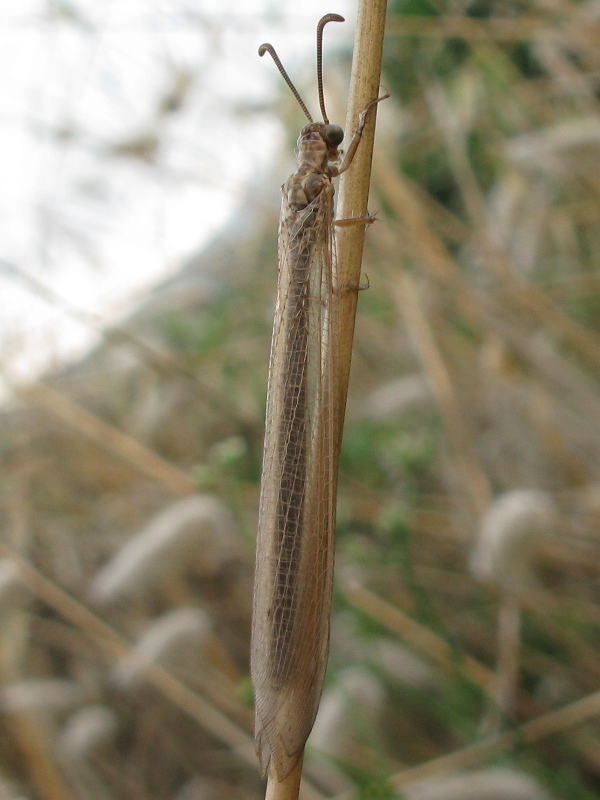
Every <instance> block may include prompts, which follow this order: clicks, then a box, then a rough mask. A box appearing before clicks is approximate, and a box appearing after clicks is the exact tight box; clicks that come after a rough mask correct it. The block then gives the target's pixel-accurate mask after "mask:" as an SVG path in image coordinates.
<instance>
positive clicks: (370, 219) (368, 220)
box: [333, 212, 377, 228]
mask: <svg viewBox="0 0 600 800" xmlns="http://www.w3.org/2000/svg"><path fill="white" fill-rule="evenodd" d="M376 219H377V217H376V216H375V214H369V212H367V213H366V214H363V215H362V216H360V217H346V218H345V219H334V220H333V224H334V225H337V227H338V228H350V227H351V226H352V225H372V224H373V223H374V222H375V220H376Z"/></svg>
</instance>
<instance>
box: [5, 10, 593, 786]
mask: <svg viewBox="0 0 600 800" xmlns="http://www.w3.org/2000/svg"><path fill="white" fill-rule="evenodd" d="M330 11H331V12H336V13H342V14H343V15H344V16H346V18H347V22H346V24H345V25H331V26H328V28H327V30H326V45H325V52H326V59H327V61H326V67H325V83H326V93H327V98H328V108H329V115H330V117H331V118H332V120H338V121H339V120H342V121H343V119H344V116H345V98H346V96H347V86H348V77H349V73H350V58H351V51H352V40H353V24H354V20H355V8H354V5H353V3H352V2H351V1H350V0H348V2H341V1H338V0H332V2H328V3H327V4H326V5H325V4H324V3H322V2H317V1H316V0H311V2H308V3H303V4H301V7H299V6H298V4H292V3H286V2H284V3H281V2H280V3H268V2H259V0H255V2H244V3H242V2H233V3H229V4H228V6H227V7H222V8H215V7H214V4H209V3H207V2H203V1H202V0H164V1H163V2H160V3H159V2H158V1H156V2H153V3H148V2H134V0H127V1H126V2H120V3H117V2H107V1H105V2H100V3H98V2H97V3H92V2H91V1H89V0H73V1H72V2H59V1H56V2H34V1H33V0H31V2H29V0H27V2H21V3H19V4H18V5H17V4H11V3H9V2H7V1H5V2H4V3H1V2H0V21H1V28H2V30H1V32H0V43H1V45H2V46H1V47H0V64H1V67H2V69H1V70H0V75H1V76H2V77H1V78H0V80H1V82H2V92H1V93H0V112H1V114H2V125H1V126H0V142H1V146H0V164H1V169H2V176H3V180H2V183H1V185H0V215H1V217H0V219H1V226H0V227H1V230H0V281H1V283H0V286H1V289H0V332H1V347H0V355H1V358H2V370H1V375H0V378H1V383H0V390H1V398H2V411H1V414H2V422H1V426H0V457H1V460H0V471H1V481H2V494H1V509H2V537H1V539H0V617H1V624H0V798H2V800H4V798H9V800H16V798H32V800H33V799H34V798H40V800H70V799H72V798H83V800H88V798H89V799H90V800H91V799H92V798H93V799H94V800H96V798H102V800H113V798H114V799H115V800H116V798H135V799H136V800H138V799H139V800H142V799H145V798H153V800H162V799H163V798H165V800H166V798H176V799H177V800H221V798H223V800H225V798H259V797H261V795H262V793H263V791H264V788H263V784H262V781H261V780H260V777H259V775H258V772H257V767H256V763H255V758H254V755H253V745H252V733H251V732H252V693H251V686H250V683H249V678H248V649H249V631H250V611H251V594H252V572H253V560H254V538H255V530H256V519H257V508H258V481H259V475H260V464H261V448H262V436H263V430H264V408H265V391H266V374H267V361H268V351H269V343H270V333H271V324H272V318H273V310H274V299H275V287H276V276H277V263H276V262H277V255H276V245H277V242H276V238H277V219H278V211H279V191H280V190H279V187H280V185H281V183H282V182H283V180H285V178H286V177H287V176H288V175H289V174H290V172H291V171H292V170H293V168H294V147H295V142H296V138H297V136H298V131H299V129H300V127H301V126H302V125H303V120H302V117H301V112H300V110H299V109H298V107H297V104H296V103H295V101H294V100H293V98H291V97H290V96H289V93H288V92H287V89H286V87H285V86H282V83H283V82H282V80H281V78H280V76H279V75H278V74H277V72H276V70H275V67H274V66H273V64H272V62H271V61H270V60H267V59H264V60H261V59H259V58H258V56H257V54H256V51H257V48H258V46H259V45H260V44H261V43H262V42H264V41H271V42H272V43H273V44H274V45H275V47H276V48H277V49H278V51H279V53H280V55H281V57H282V59H283V60H284V63H285V64H286V66H287V67H288V69H289V71H290V73H291V75H292V77H293V79H294V80H295V81H296V82H297V85H298V86H299V88H300V90H301V92H302V94H303V95H304V97H305V99H306V101H307V104H308V106H309V108H311V109H316V107H317V104H316V91H315V78H314V38H315V34H314V31H315V25H316V22H317V20H318V19H319V17H320V16H321V15H322V14H324V13H326V12H330ZM382 84H383V85H384V86H385V87H386V88H387V89H389V91H390V92H391V95H392V97H391V99H390V100H387V101H386V102H385V103H382V104H381V106H380V107H379V109H378V132H377V139H376V145H375V159H374V165H373V181H372V194H371V200H370V210H371V211H376V212H377V223H376V224H375V225H373V226H371V228H370V229H369V231H368V234H367V245H366V254H365V261H364V267H363V271H364V273H365V275H366V276H367V277H368V279H369V283H370V288H369V290H368V291H364V292H361V294H360V297H359V309H358V317H357V331H356V342H355V349H354V357H353V359H354V360H353V371H352V377H351V385H350V396H349V401H348V410H347V423H346V428H345V433H344V443H343V452H342V457H341V468H340V488H339V501H338V531H337V550H336V558H337V565H336V583H335V590H334V612H333V618H332V643H331V660H330V667H329V670H328V673H327V678H326V685H325V691H324V696H323V701H322V706H321V711H320V713H319V717H318V719H317V723H316V725H315V729H314V732H313V735H312V736H311V739H310V740H309V747H308V753H307V759H306V769H305V778H306V780H305V784H304V797H306V798H312V800H318V798H326V797H340V798H341V797H342V796H348V795H347V793H348V792H349V791H351V790H352V791H354V792H355V795H354V796H356V797H365V798H367V797H368V798H387V797H397V798H401V797H404V798H407V800H453V798H457V800H520V799H521V798H522V799H523V800H542V799H546V800H547V799H548V798H569V800H571V799H572V798H575V799H576V800H579V798H581V799H582V800H583V799H584V798H586V799H591V798H596V797H598V796H600V725H599V720H598V714H599V713H600V694H598V693H599V692H600V658H599V655H600V583H599V573H600V533H599V531H598V524H599V522H600V396H599V393H598V381H599V377H600V314H599V310H600V302H599V300H600V272H599V271H598V267H599V260H600V4H599V3H598V2H592V1H591V0H589V1H588V2H576V3H575V2H566V0H541V1H540V2H536V3H533V2H522V3H505V2H500V1H499V0H498V1H497V2H493V1H492V0H490V1H489V2H471V3H468V2H435V1H434V2H425V0H404V2H400V1H399V0H398V2H397V1H396V0H390V4H389V15H388V24H387V28H386V42H385V52H384V75H383V77H382Z"/></svg>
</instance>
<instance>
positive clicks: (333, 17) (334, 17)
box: [259, 14, 344, 125]
mask: <svg viewBox="0 0 600 800" xmlns="http://www.w3.org/2000/svg"><path fill="white" fill-rule="evenodd" d="M328 22H344V18H343V17H340V15H339V14H325V16H324V17H322V18H321V19H320V20H319V24H318V25H317V87H318V89H319V105H320V106H321V114H323V122H324V123H325V124H326V125H328V124H329V120H328V119H327V112H326V111H325V95H324V94H323V28H324V27H325V25H327V23H328ZM263 47H264V45H263ZM259 52H260V51H259ZM284 77H285V76H284Z"/></svg>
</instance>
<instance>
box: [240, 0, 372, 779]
mask: <svg viewBox="0 0 600 800" xmlns="http://www.w3.org/2000/svg"><path fill="white" fill-rule="evenodd" d="M343 21H344V19H343V17H341V16H339V15H338V14H327V15H326V16H324V17H323V18H322V19H321V20H320V22H319V23H318V26H317V82H318V91H319V104H320V107H321V112H322V115H323V122H313V120H312V117H311V116H310V114H309V112H308V110H307V108H306V106H305V104H304V102H303V101H302V98H301V97H300V95H299V93H298V91H297V90H296V88H295V86H294V85H293V83H292V81H291V80H290V78H289V76H288V75H287V73H286V71H285V69H284V68H283V66H282V64H281V62H280V60H279V58H278V56H277V53H276V52H275V50H274V48H273V47H272V46H271V45H270V44H263V45H261V47H260V48H259V51H258V52H259V54H260V55H261V56H262V55H264V53H267V52H268V53H269V54H270V55H271V56H272V58H273V60H274V61H275V64H276V65H277V67H278V69H279V71H280V72H281V74H282V76H283V78H284V79H285V81H286V83H287V84H288V86H289V87H290V89H291V91H292V92H293V94H294V96H295V98H296V100H297V101H298V103H299V104H300V106H301V108H302V109H303V111H304V113H305V114H306V116H307V117H308V121H309V124H308V125H306V126H305V127H304V128H303V129H302V131H301V132H300V138H299V139H298V169H297V171H296V172H295V173H294V174H293V175H292V176H291V177H290V178H289V179H288V181H287V182H286V183H285V184H284V185H283V187H282V190H283V199H282V205H281V215H280V224H279V280H278V289H277V304H276V310H275V321H274V324H273V338H272V342H271V355H270V364H269V381H268V391H267V412H266V426H265V427H266V431H265V443H264V455H263V467H262V478H261V494H260V508H259V522H258V538H257V550H256V572H255V583H254V610H253V623H252V647H251V675H252V682H253V684H254V691H255V709H256V721H255V740H256V749H257V753H258V757H259V762H260V765H261V769H262V771H263V774H266V773H267V771H269V770H270V769H271V770H274V773H275V775H276V777H277V780H278V781H283V780H284V779H285V778H286V777H287V776H288V775H289V773H290V772H291V771H292V770H293V769H294V767H295V766H296V765H297V764H298V761H299V760H300V758H301V757H302V754H303V751H304V745H305V742H306V739H307V738H308V735H309V733H310V730H311V728H312V725H313V722H314V719H315V716H316V712H317V708H318V704H319V699H320V696H321V689H322V685H323V678H324V674H325V668H326V664H327V653H328V647H329V614H330V607H331V591H332V579H333V534H334V529H335V504H336V488H337V471H338V457H339V445H340V435H341V431H340V428H341V425H340V419H341V415H342V414H343V409H341V408H340V407H339V406H340V402H339V393H338V353H337V345H338V342H337V339H338V330H339V319H338V305H339V294H340V291H341V289H340V288H339V287H338V286H337V275H336V263H335V239H334V224H336V222H335V220H334V210H333V196H334V189H333V185H332V179H333V178H335V177H336V176H338V175H340V174H341V173H342V172H345V171H346V170H347V169H348V168H349V166H350V165H351V163H352V159H353V158H354V154H355V153H356V149H357V147H358V144H359V142H360V139H361V136H362V132H363V129H364V126H365V122H366V118H367V114H368V113H369V111H370V110H371V109H372V108H373V107H374V106H375V105H376V104H377V103H378V102H379V101H380V100H383V99H384V97H380V98H377V99H376V100H373V101H372V102H371V103H369V105H368V106H367V107H366V108H365V109H364V110H363V111H362V113H361V115H360V118H359V122H358V126H357V129H356V131H355V133H354V135H353V137H352V139H351V141H350V144H349V146H348V150H347V152H346V153H345V155H344V157H343V158H341V151H340V149H339V148H340V144H341V142H342V140H343V137H344V133H343V130H342V128H341V127H340V126H339V125H333V124H330V122H329V120H328V118H327V113H326V110H325V102H324V94H323V78H322V41H323V28H324V27H325V25H326V24H327V23H328V22H343ZM385 96H386V97H387V95H385ZM371 221H372V218H370V217H362V218H358V219H356V220H349V221H340V222H341V223H342V224H347V223H350V224H352V223H356V224H362V225H365V224H367V223H368V222H371ZM269 765H271V767H269Z"/></svg>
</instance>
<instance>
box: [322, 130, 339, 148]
mask: <svg viewBox="0 0 600 800" xmlns="http://www.w3.org/2000/svg"><path fill="white" fill-rule="evenodd" d="M322 135H323V138H324V139H325V141H326V142H327V144H328V145H329V147H338V146H339V145H340V144H341V143H342V140H343V138H344V131H343V130H342V129H341V128H340V126H339V125H325V126H324V128H323V131H322Z"/></svg>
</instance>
